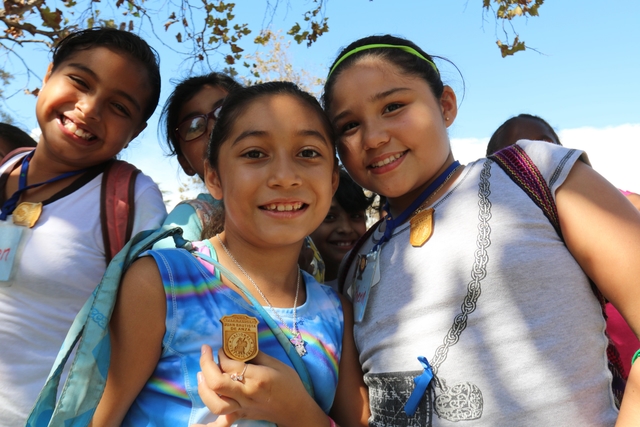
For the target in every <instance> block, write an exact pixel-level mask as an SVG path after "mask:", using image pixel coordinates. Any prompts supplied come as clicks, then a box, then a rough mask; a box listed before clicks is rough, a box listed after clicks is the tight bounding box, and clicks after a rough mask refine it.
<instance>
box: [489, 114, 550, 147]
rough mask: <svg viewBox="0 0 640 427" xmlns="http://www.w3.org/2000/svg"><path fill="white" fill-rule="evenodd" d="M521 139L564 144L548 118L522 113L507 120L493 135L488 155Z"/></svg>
mask: <svg viewBox="0 0 640 427" xmlns="http://www.w3.org/2000/svg"><path fill="white" fill-rule="evenodd" d="M521 139H531V140H534V141H547V142H550V143H552V144H556V145H562V144H561V143H560V138H559V137H558V135H557V134H556V132H555V131H554V130H553V128H552V127H551V125H550V124H549V123H547V121H546V120H544V119H542V118H541V117H538V116H533V115H531V114H520V115H517V116H515V117H512V118H510V119H508V120H507V121H505V122H504V123H503V124H501V125H500V127H498V129H496V131H495V132H494V133H493V135H491V138H490V139H489V143H488V144H487V156H489V155H491V154H493V153H495V152H496V151H499V150H502V149H503V148H504V147H508V146H510V145H513V144H515V143H516V141H519V140H521Z"/></svg>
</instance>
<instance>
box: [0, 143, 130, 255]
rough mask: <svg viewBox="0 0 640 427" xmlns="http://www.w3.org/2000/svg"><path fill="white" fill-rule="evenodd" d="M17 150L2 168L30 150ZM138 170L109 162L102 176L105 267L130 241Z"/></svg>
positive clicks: (114, 161) (115, 161)
mask: <svg viewBox="0 0 640 427" xmlns="http://www.w3.org/2000/svg"><path fill="white" fill-rule="evenodd" d="M32 150H33V148H32V147H20V148H16V149H15V150H13V151H11V152H9V153H8V154H7V155H6V156H5V157H4V158H3V159H2V161H0V166H2V165H3V164H4V163H5V162H6V161H7V160H9V159H12V158H13V157H15V156H16V155H18V154H21V153H26V152H30V151H32ZM139 173H140V170H139V169H138V168H136V167H135V166H133V165H132V164H130V163H127V162H124V161H122V160H115V159H113V160H110V161H109V162H108V163H107V166H106V168H105V170H104V171H103V175H102V186H101V190H100V224H101V227H102V238H103V242H104V253H105V261H106V263H107V265H108V264H109V262H111V260H112V259H113V257H114V256H115V255H116V254H117V253H118V252H120V250H121V249H122V248H123V247H124V245H125V243H127V241H129V239H131V233H132V232H133V219H134V218H135V185H136V177H137V176H138V174H139Z"/></svg>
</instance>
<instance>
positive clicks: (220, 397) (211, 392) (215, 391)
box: [197, 345, 240, 426]
mask: <svg viewBox="0 0 640 427" xmlns="http://www.w3.org/2000/svg"><path fill="white" fill-rule="evenodd" d="M200 369H202V372H198V375H197V377H198V394H199V395H200V398H201V399H202V401H203V402H204V404H205V405H207V407H208V408H209V410H210V411H211V412H212V413H214V414H217V415H225V414H230V413H233V412H234V411H237V410H238V409H240V404H239V403H238V402H237V401H235V400H234V399H232V398H230V397H228V396H229V392H228V391H225V389H228V388H229V386H228V385H227V384H228V383H230V382H232V381H230V379H229V376H227V375H224V374H223V372H222V371H221V370H220V368H219V367H218V365H217V364H216V363H215V361H214V360H213V354H212V351H211V347H209V346H208V345H204V346H202V354H201V355H200ZM214 425H215V426H217V425H218V424H214Z"/></svg>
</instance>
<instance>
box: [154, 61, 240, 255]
mask: <svg viewBox="0 0 640 427" xmlns="http://www.w3.org/2000/svg"><path fill="white" fill-rule="evenodd" d="M240 87H241V85H240V84H239V83H238V82H236V81H235V80H234V79H232V78H231V77H229V76H227V75H225V74H221V73H210V74H206V75H202V76H196V77H190V78H188V79H186V80H183V81H182V82H180V83H179V84H178V85H177V86H176V88H175V89H174V91H173V93H172V94H171V95H170V96H169V99H168V100H167V103H166V104H165V106H164V109H163V110H162V121H163V123H164V130H165V135H166V141H167V147H168V148H169V154H170V155H172V156H176V157H177V158H178V163H180V166H181V167H182V170H183V171H184V172H185V173H186V174H187V175H189V176H194V175H196V174H197V175H198V176H199V177H200V178H201V179H202V177H203V176H204V156H205V151H206V147H207V143H208V142H209V135H210V134H211V130H212V129H213V123H214V121H215V117H214V113H215V111H216V110H217V109H218V107H220V106H221V105H222V101H224V98H225V97H226V96H227V95H228V94H229V93H230V92H231V91H233V90H235V89H238V88H240ZM217 203H218V202H216V201H215V199H214V198H213V197H211V195H210V194H209V193H202V194H199V195H198V197H197V198H196V199H194V200H187V201H184V202H181V203H180V204H178V205H177V206H176V207H175V208H174V209H173V210H172V211H171V213H170V214H169V216H168V217H167V219H166V220H165V222H164V224H163V225H167V224H170V225H176V226H179V227H181V228H182V230H183V237H184V238H185V239H187V240H191V241H193V240H200V238H201V234H202V228H203V224H207V223H210V222H211V221H209V220H210V219H211V218H212V217H213V216H215V215H216V212H217V209H216V206H217ZM214 222H216V221H214ZM211 223H213V222H211ZM171 247H174V242H173V239H171V238H169V239H165V240H162V241H160V242H158V243H156V245H155V246H154V249H160V248H171Z"/></svg>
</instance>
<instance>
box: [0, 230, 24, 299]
mask: <svg viewBox="0 0 640 427" xmlns="http://www.w3.org/2000/svg"><path fill="white" fill-rule="evenodd" d="M24 230H25V229H24V228H23V227H17V226H15V225H13V224H11V223H9V222H7V221H0V287H3V286H7V284H6V283H3V282H7V281H9V279H11V275H12V273H13V270H14V263H15V260H16V252H18V247H19V246H20V240H21V239H22V233H23V232H24Z"/></svg>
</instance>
